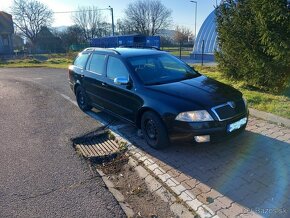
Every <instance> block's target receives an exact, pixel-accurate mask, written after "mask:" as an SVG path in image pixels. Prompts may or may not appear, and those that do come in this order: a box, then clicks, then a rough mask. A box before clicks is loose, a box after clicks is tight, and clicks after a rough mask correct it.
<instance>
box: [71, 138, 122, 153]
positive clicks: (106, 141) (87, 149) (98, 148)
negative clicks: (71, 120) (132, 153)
mask: <svg viewBox="0 0 290 218" xmlns="http://www.w3.org/2000/svg"><path fill="white" fill-rule="evenodd" d="M74 145H75V148H76V150H77V151H79V152H80V153H81V154H82V156H84V157H85V158H90V159H94V158H96V159H102V158H110V157H112V158H114V157H115V156H116V155H117V154H119V153H122V152H124V151H125V150H126V147H125V146H124V145H120V144H119V143H117V142H116V141H115V140H114V139H112V138H110V137H109V134H108V133H104V134H101V135H95V136H92V137H84V138H82V139H81V140H78V142H75V143H74Z"/></svg>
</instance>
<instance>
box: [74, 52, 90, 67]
mask: <svg viewBox="0 0 290 218" xmlns="http://www.w3.org/2000/svg"><path fill="white" fill-rule="evenodd" d="M89 55H90V54H89V53H82V54H79V56H78V57H77V58H76V59H75V61H74V65H75V66H77V67H80V68H85V66H86V63H87V60H88V57H89Z"/></svg>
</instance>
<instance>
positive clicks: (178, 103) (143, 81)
mask: <svg viewBox="0 0 290 218" xmlns="http://www.w3.org/2000/svg"><path fill="white" fill-rule="evenodd" d="M68 73H69V82H70V87H71V89H72V90H73V92H74V93H75V95H76V99H77V103H78V105H79V107H80V108H81V109H82V110H83V111H87V110H90V109H92V107H96V108H98V109H101V110H103V111H105V112H108V113H110V114H113V115H114V116H116V117H119V118H121V119H123V120H126V121H128V122H130V123H132V124H134V125H136V126H137V127H138V128H141V129H142V132H143V135H144V138H145V140H146V142H147V143H148V144H149V145H150V146H152V147H154V148H162V147H165V146H167V145H169V144H170V141H172V140H186V141H190V142H195V143H202V142H215V141H220V140H223V139H224V138H227V137H229V136H232V135H234V134H236V133H240V132H242V131H243V130H244V129H245V127H246V124H247V120H248V109H247V104H246V102H245V100H244V99H243V97H242V93H240V92H239V91H238V90H236V89H234V88H232V87H230V86H228V85H225V84H222V83H220V82H218V81H215V80H213V79H210V78H208V77H206V76H203V75H201V74H200V73H198V72H197V71H195V70H194V69H193V68H191V67H190V66H188V65H187V64H185V63H184V62H182V61H180V60H179V59H177V58H175V57H174V56H172V55H170V54H168V53H166V52H163V51H159V50H156V49H135V48H114V49H101V48H87V49H85V50H84V51H83V52H81V53H80V54H79V55H78V56H77V57H76V59H75V61H74V63H73V65H71V66H70V67H69V71H68Z"/></svg>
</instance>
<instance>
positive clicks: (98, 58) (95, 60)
mask: <svg viewBox="0 0 290 218" xmlns="http://www.w3.org/2000/svg"><path fill="white" fill-rule="evenodd" d="M106 58H107V56H106V54H99V53H92V54H91V56H90V59H89V61H88V63H87V66H86V72H85V75H84V78H83V84H84V88H85V90H86V93H87V95H88V96H89V99H90V100H91V104H92V105H94V106H97V107H103V106H104V99H103V97H102V95H101V94H100V93H101V91H102V88H103V86H102V83H103V80H104V77H105V62H106Z"/></svg>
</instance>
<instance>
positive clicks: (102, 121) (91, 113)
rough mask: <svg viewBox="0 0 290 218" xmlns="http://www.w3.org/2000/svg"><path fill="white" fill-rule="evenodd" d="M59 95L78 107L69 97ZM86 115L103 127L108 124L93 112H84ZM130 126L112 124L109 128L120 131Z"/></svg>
mask: <svg viewBox="0 0 290 218" xmlns="http://www.w3.org/2000/svg"><path fill="white" fill-rule="evenodd" d="M60 95H61V96H62V97H63V98H65V99H66V100H68V101H70V102H71V103H73V104H74V105H75V106H78V104H77V102H76V101H74V100H73V99H71V98H70V97H69V96H67V95H64V94H61V93H60ZM85 113H86V114H87V115H89V116H90V117H92V118H94V119H95V120H97V121H98V122H100V123H101V124H102V125H103V126H106V125H108V124H109V122H108V121H106V120H105V119H104V118H102V117H101V116H99V115H97V114H96V113H95V112H93V111H87V112H85ZM128 126H130V125H129V124H119V125H114V124H113V123H112V124H111V125H110V127H111V128H114V129H121V128H124V127H128Z"/></svg>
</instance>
